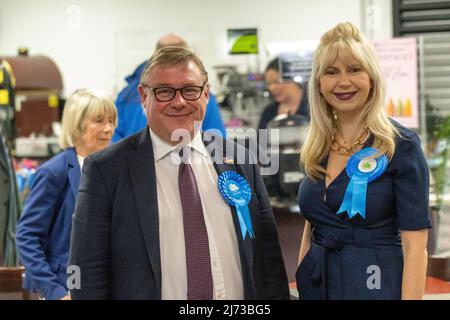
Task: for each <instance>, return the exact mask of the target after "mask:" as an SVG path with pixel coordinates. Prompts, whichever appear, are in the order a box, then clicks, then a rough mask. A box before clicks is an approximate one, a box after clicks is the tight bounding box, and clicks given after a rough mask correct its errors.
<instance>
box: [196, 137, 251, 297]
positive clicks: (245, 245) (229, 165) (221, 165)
mask: <svg viewBox="0 0 450 320" xmlns="http://www.w3.org/2000/svg"><path fill="white" fill-rule="evenodd" d="M216 141H218V142H216ZM204 143H205V145H206V146H207V147H208V145H209V147H208V150H211V144H217V143H222V146H219V147H218V148H217V149H216V152H217V151H218V150H220V152H221V153H222V155H223V157H219V158H216V157H213V156H212V157H211V158H212V160H213V161H214V168H215V169H216V172H217V175H218V176H220V175H221V174H222V173H223V172H225V171H235V172H237V173H239V174H240V175H241V176H243V177H244V178H246V175H245V173H244V172H243V170H241V168H240V167H239V165H236V157H234V158H233V157H229V156H227V154H226V147H225V143H230V142H229V141H227V140H219V139H216V140H214V141H213V142H210V143H208V142H205V141H204ZM215 160H218V161H215ZM253 200H254V199H252V200H251V202H250V203H249V210H250V215H251V216H252V222H253V221H255V219H254V218H253V216H254V215H255V214H258V212H254V210H255V209H254V207H253V206H251V203H252V202H253ZM230 209H231V214H232V217H233V223H234V229H235V231H236V237H237V240H238V244H239V254H240V257H241V264H242V271H243V276H244V290H245V298H246V299H249V298H250V297H252V296H253V293H252V292H253V290H252V288H253V284H252V283H253V240H252V239H251V238H250V237H249V236H248V235H247V236H246V237H245V240H244V239H242V232H241V227H240V224H239V219H238V217H237V212H236V208H235V207H234V206H230ZM253 229H254V228H253Z"/></svg>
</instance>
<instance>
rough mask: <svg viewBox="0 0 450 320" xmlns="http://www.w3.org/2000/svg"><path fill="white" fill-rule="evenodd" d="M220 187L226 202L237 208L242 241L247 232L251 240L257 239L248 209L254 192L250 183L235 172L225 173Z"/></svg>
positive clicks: (221, 176)
mask: <svg viewBox="0 0 450 320" xmlns="http://www.w3.org/2000/svg"><path fill="white" fill-rule="evenodd" d="M218 185H219V191H220V194H221V195H222V197H223V198H224V199H225V202H227V203H228V204H229V205H230V206H234V207H236V212H237V216H238V220H239V225H240V227H241V232H242V239H244V240H245V237H246V235H247V232H248V234H249V235H250V238H252V239H255V234H254V233H253V227H252V219H251V217H250V211H249V209H248V204H249V203H250V199H251V198H252V191H251V189H250V185H249V184H248V182H247V181H246V180H245V179H244V177H242V176H241V175H239V174H238V173H236V172H234V171H225V172H223V173H221V174H220V176H219V180H218Z"/></svg>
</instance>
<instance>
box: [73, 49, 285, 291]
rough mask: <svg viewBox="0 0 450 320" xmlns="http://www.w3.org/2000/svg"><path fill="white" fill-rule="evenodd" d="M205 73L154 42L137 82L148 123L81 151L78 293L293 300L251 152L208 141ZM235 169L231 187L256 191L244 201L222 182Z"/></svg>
mask: <svg viewBox="0 0 450 320" xmlns="http://www.w3.org/2000/svg"><path fill="white" fill-rule="evenodd" d="M207 82H208V75H207V73H206V70H205V68H204V66H203V64H202V62H201V61H200V59H199V58H198V57H197V56H196V55H195V54H194V53H193V52H191V51H190V50H188V49H186V48H181V47H166V48H162V49H159V50H157V51H156V52H155V53H154V54H153V55H152V57H151V58H150V60H149V62H148V63H147V65H146V67H145V69H144V71H143V73H142V76H141V81H140V85H139V94H140V96H141V102H142V105H143V107H144V108H145V111H146V116H147V120H148V123H149V127H147V128H145V129H144V130H142V131H140V132H139V133H137V134H135V135H133V136H130V137H128V138H125V139H123V140H122V141H120V142H119V143H117V144H115V145H112V146H111V147H109V148H107V149H106V150H104V151H102V152H99V153H97V154H95V155H93V156H91V157H89V158H87V159H86V160H85V162H84V167H83V178H82V181H81V185H80V189H79V195H78V199H77V205H76V209H75V213H74V216H73V227H72V236H71V251H70V264H71V265H76V266H78V267H79V268H80V271H81V281H80V288H79V289H73V290H71V295H72V298H73V299H289V289H288V282H287V276H286V271H285V268H284V263H283V259H282V255H281V249H280V245H279V242H278V234H277V230H276V225H275V221H274V217H273V213H272V209H271V206H270V203H269V200H268V196H267V192H266V190H265V188H264V184H263V181H262V179H261V176H260V173H259V169H258V167H257V165H256V164H255V161H254V157H253V156H252V155H251V154H250V153H249V151H248V150H247V149H245V148H243V147H241V146H238V145H236V144H234V143H233V142H231V141H226V140H222V139H221V138H220V137H219V136H215V137H214V139H210V140H213V141H210V143H209V144H208V143H207V142H208V141H204V140H203V139H206V135H205V136H204V137H203V139H202V135H201V133H200V130H199V128H200V127H201V126H200V125H199V122H200V124H201V121H202V120H203V118H204V115H205V110H206V105H207V102H208V97H209V88H208V84H207ZM180 137H181V138H182V139H181V140H182V141H181V143H180V139H179V138H180ZM180 145H183V149H182V150H184V152H183V153H182V154H181V153H180V152H179V151H180ZM227 152H228V153H227ZM180 155H181V156H182V158H181V159H180ZM224 159H225V161H224ZM242 159H245V161H243V162H244V163H238V162H242V161H240V160H242ZM180 160H182V161H181V163H180ZM252 160H253V161H252ZM230 176H233V177H235V178H236V177H239V179H240V180H239V183H236V184H233V185H232V187H230V188H231V189H230V190H234V191H236V190H238V192H239V190H241V189H242V190H241V191H242V194H244V193H245V194H246V195H247V196H248V198H247V200H248V201H247V202H246V203H244V204H243V203H234V205H237V208H236V207H235V206H233V205H229V203H228V202H226V201H225V200H224V194H225V193H226V192H225V191H224V190H225V189H223V188H222V189H220V190H222V191H220V190H219V188H218V180H219V179H222V181H225V182H226V183H229V182H230V180H229V177H230ZM227 179H228V180H227ZM228 185H230V184H228ZM227 190H228V189H227ZM246 209H248V211H247V210H246ZM246 215H247V216H246ZM241 218H243V219H241ZM244 220H245V221H244Z"/></svg>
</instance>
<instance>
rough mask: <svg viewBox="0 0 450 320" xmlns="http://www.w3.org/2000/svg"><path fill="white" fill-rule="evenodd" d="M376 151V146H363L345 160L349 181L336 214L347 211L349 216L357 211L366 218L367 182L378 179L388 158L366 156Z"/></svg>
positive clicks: (384, 156) (351, 216) (352, 215)
mask: <svg viewBox="0 0 450 320" xmlns="http://www.w3.org/2000/svg"><path fill="white" fill-rule="evenodd" d="M377 152H378V149H376V148H364V149H361V150H359V151H358V152H356V153H355V154H353V155H352V156H351V157H350V159H349V160H348V161H347V166H346V171H347V175H348V176H349V178H350V182H349V184H348V186H347V190H346V191H345V195H344V200H343V201H342V204H341V206H340V207H339V210H338V211H337V214H341V213H343V212H345V211H347V214H348V216H349V218H353V217H354V216H355V215H357V214H358V213H359V214H360V215H361V217H362V218H363V219H365V218H366V196H367V195H366V194H367V184H368V183H370V182H372V181H375V180H376V179H378V178H379V177H380V176H381V175H382V174H383V173H384V171H385V170H386V168H387V165H388V159H387V157H386V155H384V154H383V155H381V156H379V157H378V158H375V159H373V158H368V157H370V156H373V155H375V154H376V153H377Z"/></svg>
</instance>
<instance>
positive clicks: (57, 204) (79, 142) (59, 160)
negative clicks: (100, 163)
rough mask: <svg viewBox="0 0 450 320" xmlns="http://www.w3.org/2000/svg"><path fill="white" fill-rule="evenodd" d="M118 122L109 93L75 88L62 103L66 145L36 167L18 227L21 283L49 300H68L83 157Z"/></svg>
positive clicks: (97, 146)
mask: <svg viewBox="0 0 450 320" xmlns="http://www.w3.org/2000/svg"><path fill="white" fill-rule="evenodd" d="M116 125H117V111H116V108H115V106H114V101H113V99H112V98H111V97H108V96H106V95H103V94H102V93H100V92H96V91H93V90H88V89H80V90H76V91H75V92H74V93H73V94H72V95H71V96H70V97H69V98H68V99H67V102H66V104H65V106H64V112H63V117H62V134H61V137H60V146H61V147H62V148H63V149H64V150H63V151H62V152H61V153H59V154H57V155H56V156H54V157H53V158H51V159H50V160H48V161H47V162H45V163H44V164H42V165H41V166H39V168H38V169H37V171H36V177H35V180H34V182H33V184H32V186H31V190H30V193H29V196H28V198H27V199H26V202H25V206H24V209H23V213H22V216H21V217H20V220H19V222H18V224H17V227H16V243H17V249H18V253H19V257H20V260H21V262H22V263H23V265H24V266H25V280H24V288H25V289H27V290H29V291H31V292H37V293H39V295H40V297H42V298H45V299H48V300H56V299H70V296H69V293H68V288H67V285H66V279H67V274H66V268H67V261H68V257H69V246H70V243H69V242H70V232H71V228H72V214H73V212H74V211H75V199H76V197H77V194H78V186H79V182H80V177H81V172H80V168H82V165H83V161H84V158H85V157H86V156H88V155H90V154H92V153H94V152H96V151H99V150H101V149H103V148H105V147H107V146H108V145H109V144H110V142H111V137H112V135H113V133H114V128H115V127H116Z"/></svg>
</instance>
